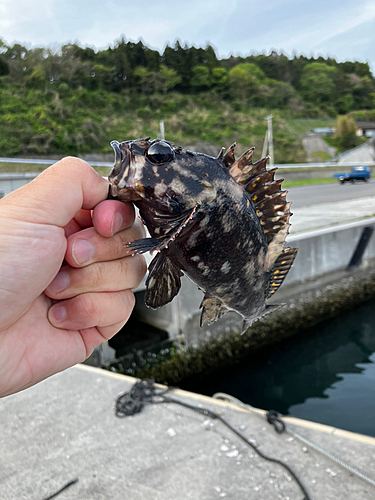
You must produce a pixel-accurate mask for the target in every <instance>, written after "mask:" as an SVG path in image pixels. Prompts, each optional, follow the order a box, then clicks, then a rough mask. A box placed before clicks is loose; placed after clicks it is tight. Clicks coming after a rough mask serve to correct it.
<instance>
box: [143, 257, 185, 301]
mask: <svg viewBox="0 0 375 500" xmlns="http://www.w3.org/2000/svg"><path fill="white" fill-rule="evenodd" d="M148 273H149V274H148V277H147V280H146V287H147V290H146V293H145V304H146V306H147V307H150V308H151V309H158V308H159V307H161V306H164V305H165V304H168V302H171V301H172V300H173V298H174V297H175V296H176V295H177V294H178V292H179V290H180V287H181V279H180V278H181V276H182V275H183V273H182V272H181V271H180V269H178V268H177V267H176V266H175V265H174V264H173V262H172V261H171V260H170V258H169V257H168V256H167V255H165V253H164V252H162V253H159V254H158V255H156V257H154V259H153V260H152V261H151V264H150V266H149V268H148Z"/></svg>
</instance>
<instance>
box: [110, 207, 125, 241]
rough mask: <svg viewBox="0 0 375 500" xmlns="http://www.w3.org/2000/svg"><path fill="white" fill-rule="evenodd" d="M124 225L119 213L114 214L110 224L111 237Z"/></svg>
mask: <svg viewBox="0 0 375 500" xmlns="http://www.w3.org/2000/svg"><path fill="white" fill-rule="evenodd" d="M123 223H124V218H123V216H122V214H120V213H119V212H115V213H114V214H113V217H112V222H111V234H112V236H113V235H114V234H116V233H118V232H119V231H120V229H121V228H122V225H123Z"/></svg>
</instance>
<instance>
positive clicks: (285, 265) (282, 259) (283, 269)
mask: <svg viewBox="0 0 375 500" xmlns="http://www.w3.org/2000/svg"><path fill="white" fill-rule="evenodd" d="M297 252H298V248H283V249H282V251H281V254H280V255H279V256H278V257H277V259H276V261H275V263H274V265H273V268H272V270H271V276H270V281H269V284H268V287H267V290H266V296H265V298H266V299H269V298H270V297H272V295H274V293H275V292H276V291H277V290H278V289H279V287H280V285H281V284H282V282H283V281H284V279H285V277H286V275H287V274H288V272H289V271H290V268H291V267H292V265H293V262H294V259H295V258H296V255H297Z"/></svg>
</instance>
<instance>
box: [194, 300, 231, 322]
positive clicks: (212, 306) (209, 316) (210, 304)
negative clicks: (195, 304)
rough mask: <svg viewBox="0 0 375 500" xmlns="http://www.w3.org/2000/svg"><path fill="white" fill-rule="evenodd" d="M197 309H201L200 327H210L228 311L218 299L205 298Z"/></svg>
mask: <svg viewBox="0 0 375 500" xmlns="http://www.w3.org/2000/svg"><path fill="white" fill-rule="evenodd" d="M199 308H202V314H201V322H200V326H203V325H204V324H205V323H207V324H208V325H210V324H211V323H213V322H214V321H216V320H217V319H219V318H221V317H222V316H223V315H224V314H225V313H226V312H227V311H228V309H227V307H226V306H225V305H224V304H223V302H222V301H221V300H220V299H217V298H216V297H207V296H205V297H204V299H203V300H202V303H201V305H200V306H199Z"/></svg>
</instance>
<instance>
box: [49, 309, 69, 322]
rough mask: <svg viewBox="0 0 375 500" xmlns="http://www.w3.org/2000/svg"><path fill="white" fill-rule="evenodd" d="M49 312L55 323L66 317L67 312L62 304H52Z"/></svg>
mask: <svg viewBox="0 0 375 500" xmlns="http://www.w3.org/2000/svg"><path fill="white" fill-rule="evenodd" d="M51 314H52V316H53V319H54V320H55V321H56V322H57V323H62V322H63V321H65V320H66V318H67V313H66V309H65V307H64V306H54V307H53V308H52V311H51Z"/></svg>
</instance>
